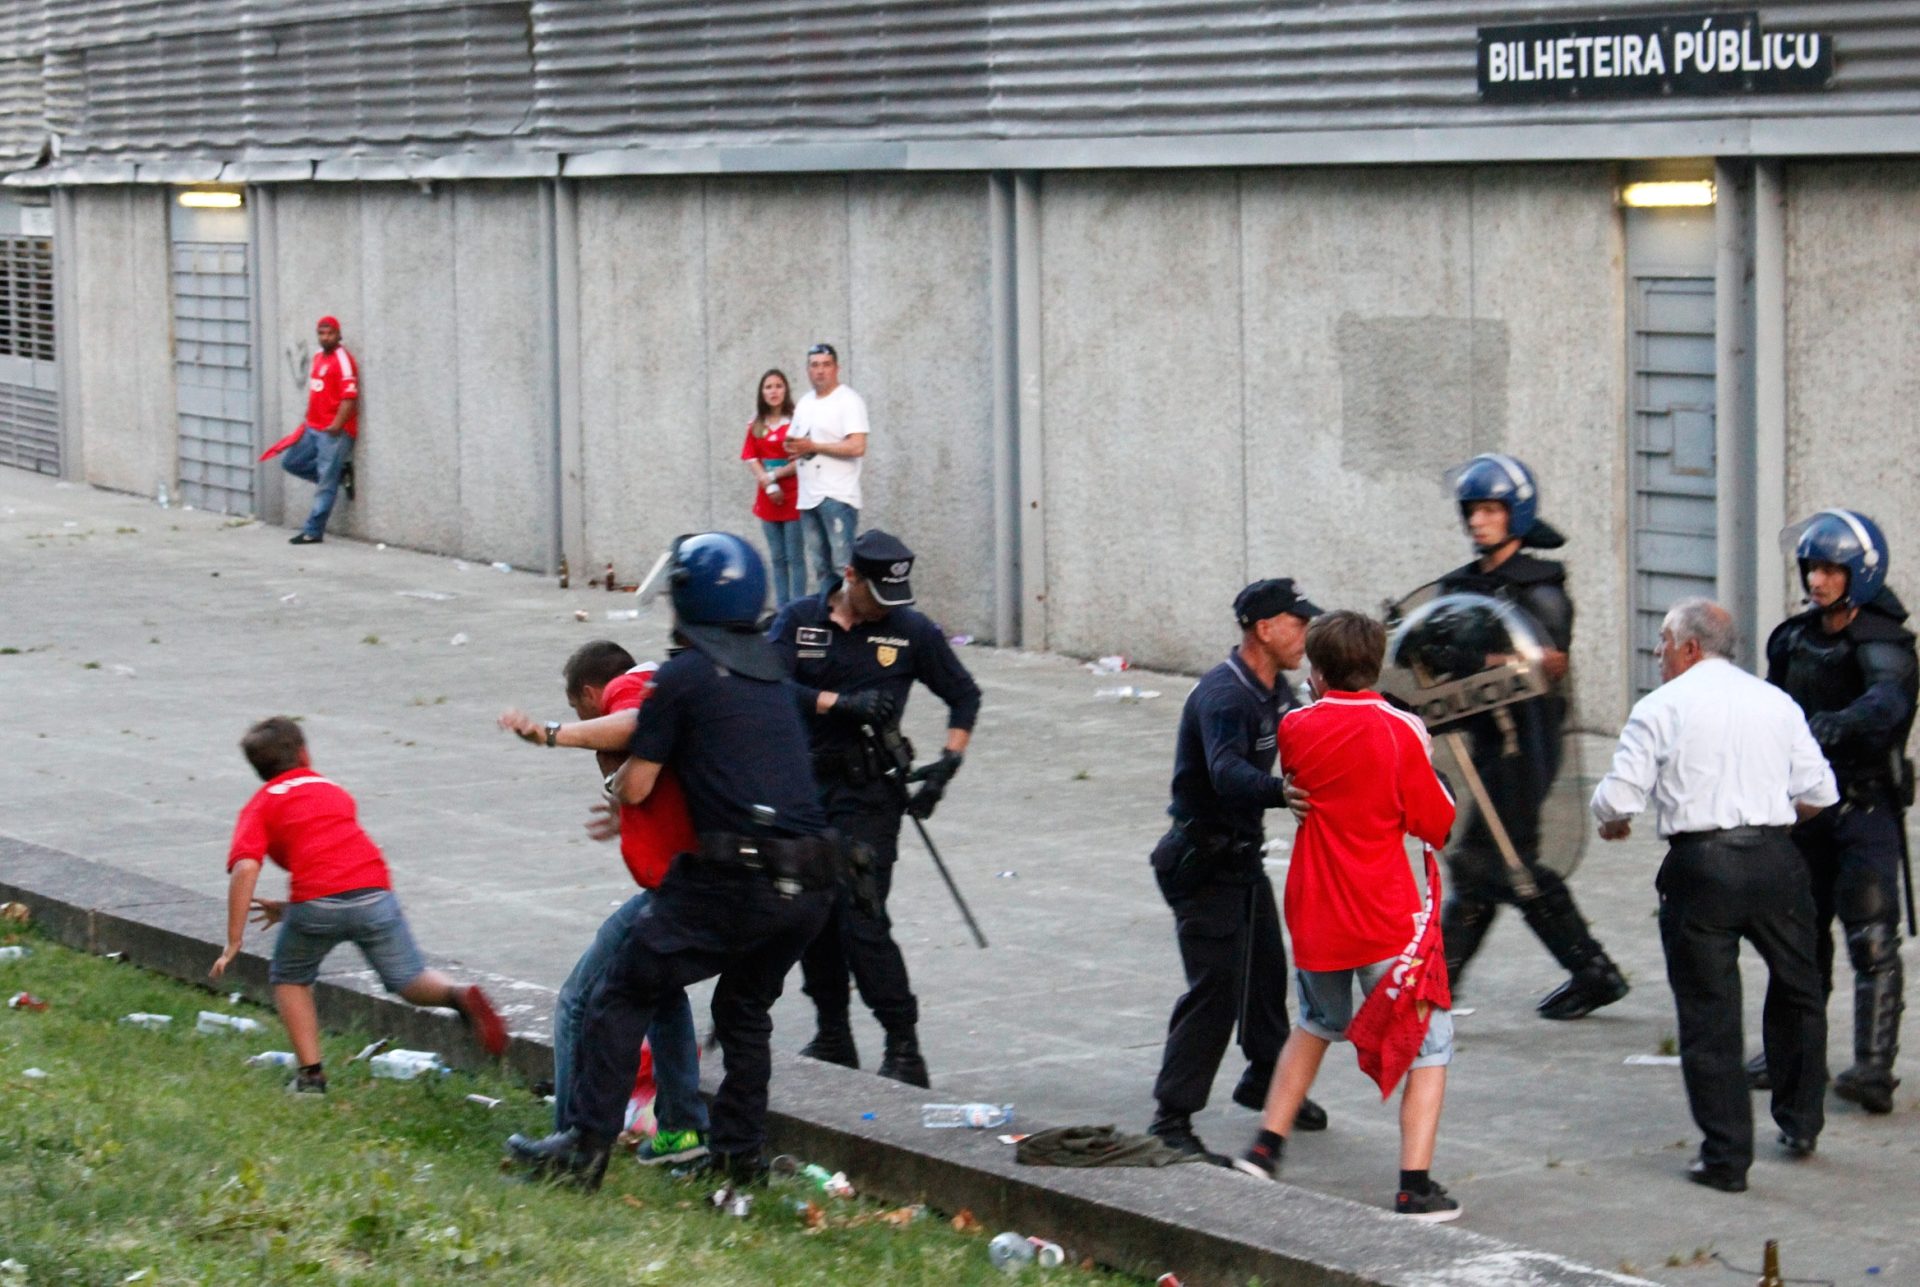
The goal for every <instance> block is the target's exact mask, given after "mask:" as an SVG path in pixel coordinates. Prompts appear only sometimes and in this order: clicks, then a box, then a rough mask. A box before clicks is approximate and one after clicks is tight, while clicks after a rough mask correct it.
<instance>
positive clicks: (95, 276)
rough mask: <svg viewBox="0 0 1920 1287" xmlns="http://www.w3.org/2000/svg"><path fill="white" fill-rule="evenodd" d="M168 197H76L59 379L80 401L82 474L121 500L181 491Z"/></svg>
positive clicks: (92, 191)
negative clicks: (71, 306) (71, 303)
mask: <svg viewBox="0 0 1920 1287" xmlns="http://www.w3.org/2000/svg"><path fill="white" fill-rule="evenodd" d="M167 201H168V194H167V192H166V191H165V190H162V189H156V188H135V187H111V188H77V189H75V190H74V191H73V212H74V245H73V246H72V247H71V248H70V251H69V252H68V255H69V257H68V258H67V259H66V260H65V262H66V263H69V264H71V265H72V272H73V274H74V294H73V299H74V300H75V302H76V303H75V307H76V311H77V312H78V314H79V317H78V318H76V319H66V318H62V319H61V325H62V328H63V330H64V331H65V332H66V333H67V334H71V335H74V336H75V337H76V340H77V342H76V343H72V344H67V343H66V342H65V341H62V349H61V362H62V364H63V367H64V369H63V371H62V375H61V378H62V379H63V380H65V381H67V382H68V387H69V388H70V389H72V390H74V391H75V392H76V394H77V396H76V397H75V399H74V402H73V405H74V406H77V408H78V414H79V417H80V422H81V431H80V442H81V444H82V447H81V449H82V451H83V453H84V457H83V459H82V461H81V464H80V469H79V473H80V476H82V477H84V478H85V479H86V480H87V481H88V482H90V483H94V484H96V485H97V486H100V487H110V488H113V489H115V490H116V491H126V492H139V493H142V494H145V495H148V496H151V495H153V493H154V489H155V488H156V487H157V486H159V485H160V484H162V483H165V484H166V486H167V489H168V490H169V491H177V490H178V488H177V486H176V484H175V481H174V480H175V478H176V477H177V475H178V473H179V461H178V456H179V450H180V424H179V417H178V411H177V409H176V405H175V402H174V386H173V326H172V318H173V285H172V269H171V260H170V257H169V254H168V243H167Z"/></svg>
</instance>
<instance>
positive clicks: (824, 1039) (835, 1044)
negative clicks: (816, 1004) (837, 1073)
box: [800, 1010, 860, 1068]
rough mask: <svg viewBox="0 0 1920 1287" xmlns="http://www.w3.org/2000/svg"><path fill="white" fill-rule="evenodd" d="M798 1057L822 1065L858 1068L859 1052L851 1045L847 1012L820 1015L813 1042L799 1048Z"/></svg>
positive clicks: (850, 1030)
mask: <svg viewBox="0 0 1920 1287" xmlns="http://www.w3.org/2000/svg"><path fill="white" fill-rule="evenodd" d="M800 1056H801V1058H803V1059H818V1060H819V1061H820V1062H821V1063H823V1064H839V1065H840V1066H841V1067H842V1068H858V1067H859V1066H860V1052H859V1051H858V1050H856V1049H855V1048H854V1045H853V1027H852V1025H850V1024H849V1023H848V1022H847V1012H846V1011H844V1010H842V1011H841V1012H840V1013H839V1014H825V1013H823V1014H821V1016H820V1022H819V1026H818V1027H817V1028H815V1029H814V1033H813V1040H812V1041H809V1042H808V1043H807V1044H806V1045H804V1046H802V1047H800Z"/></svg>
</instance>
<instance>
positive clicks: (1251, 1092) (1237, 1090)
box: [1233, 1064, 1327, 1131]
mask: <svg viewBox="0 0 1920 1287" xmlns="http://www.w3.org/2000/svg"><path fill="white" fill-rule="evenodd" d="M1272 1084H1273V1065H1272V1064H1248V1065H1247V1070H1246V1072H1244V1073H1242V1074H1240V1080H1239V1081H1238V1082H1237V1083H1235V1085H1234V1088H1233V1102H1234V1103H1236V1104H1238V1105H1240V1107H1242V1108H1251V1109H1252V1110H1253V1111H1254V1112H1256V1113H1257V1112H1259V1111H1260V1110H1261V1109H1263V1108H1265V1107H1266V1106H1267V1087H1268V1086H1270V1085H1272ZM1293 1129H1294V1130H1296V1131H1324V1130H1326V1129H1327V1110H1326V1109H1324V1108H1322V1107H1320V1105H1318V1104H1316V1103H1314V1102H1313V1101H1312V1100H1311V1099H1303V1100H1301V1101H1300V1108H1299V1110H1298V1111H1297V1112H1295V1113H1294V1115H1293Z"/></svg>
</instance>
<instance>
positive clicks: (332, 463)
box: [262, 316, 360, 545]
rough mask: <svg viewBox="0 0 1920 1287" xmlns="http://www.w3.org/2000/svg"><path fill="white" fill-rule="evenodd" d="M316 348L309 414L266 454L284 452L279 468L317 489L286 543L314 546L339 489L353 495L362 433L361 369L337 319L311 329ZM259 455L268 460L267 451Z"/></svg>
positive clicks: (327, 319) (325, 319)
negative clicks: (356, 447)
mask: <svg viewBox="0 0 1920 1287" xmlns="http://www.w3.org/2000/svg"><path fill="white" fill-rule="evenodd" d="M314 334H315V338H317V339H318V340H319V341H320V351H319V352H318V353H315V354H314V355H313V365H312V367H311V368H309V370H308V371H307V416H306V419H305V420H304V421H302V422H301V425H300V428H299V429H297V430H296V431H294V433H293V434H292V435H290V436H289V437H287V438H285V439H282V440H281V441H280V442H278V443H275V444H274V446H273V447H271V448H269V449H268V450H267V456H273V455H276V454H278V453H279V452H280V451H285V452H286V453H287V454H286V456H285V458H284V459H282V460H281V462H280V467H281V468H282V469H284V470H286V471H287V472H288V473H289V474H292V475H293V476H294V477H295V478H304V479H306V480H307V481H308V482H310V483H312V484H313V485H314V487H315V488H316V489H317V490H316V491H315V492H314V493H313V508H312V510H310V511H309V512H308V514H307V521H306V524H305V526H303V527H302V528H301V529H300V530H299V531H298V532H296V533H295V534H294V536H293V539H292V540H290V541H288V542H287V543H288V544H289V545H318V544H320V542H321V541H323V540H325V539H326V535H327V518H328V517H329V516H330V515H331V514H332V513H333V502H334V498H335V497H336V496H337V495H338V494H339V492H340V490H341V488H343V487H344V488H345V489H346V493H347V499H348V500H352V499H353V443H354V439H356V438H358V437H359V436H360V414H359V408H360V371H359V367H358V366H357V365H355V363H354V360H353V354H351V353H349V352H347V349H346V346H345V345H343V344H341V343H340V319H339V318H337V317H331V316H329V317H323V318H321V319H320V321H319V322H318V324H317V325H316V326H315V330H314ZM262 459H266V457H265V456H263V457H262Z"/></svg>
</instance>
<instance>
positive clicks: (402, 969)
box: [267, 889, 427, 992]
mask: <svg viewBox="0 0 1920 1287" xmlns="http://www.w3.org/2000/svg"><path fill="white" fill-rule="evenodd" d="M341 943H354V944H358V945H359V948H360V950H361V952H363V953H365V955H366V958H367V964H368V965H371V966H372V967H373V968H374V972H375V973H377V974H378V975H379V976H380V982H382V983H384V984H385V985H386V988H387V991H389V992H398V991H400V989H402V988H404V987H406V986H407V984H409V983H411V982H413V981H414V980H415V979H417V978H419V977H420V976H421V975H422V974H425V973H426V972H427V963H426V962H425V961H424V960H422V959H421V957H420V949H419V947H417V946H416V945H415V944H414V941H413V932H412V931H411V930H409V929H408V928H407V918H406V917H405V916H404V915H402V914H401V911H400V900H399V899H397V898H395V897H394V896H393V891H392V890H390V889H375V890H368V891H366V892H363V893H354V894H347V895H343V896H338V897H333V898H310V899H308V900H307V901H306V902H304V903H288V904H287V910H286V914H285V915H284V916H282V917H281V918H280V937H279V939H278V940H277V941H276V942H275V943H274V945H273V963H272V965H271V966H269V967H268V970H267V979H268V981H269V982H272V983H292V984H299V985H308V984H311V983H312V982H313V981H314V980H315V979H316V978H318V977H319V976H320V963H321V962H322V961H324V960H325V959H326V957H327V953H329V952H331V951H332V950H333V949H334V948H335V947H337V946H338V945H339V944H341Z"/></svg>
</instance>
